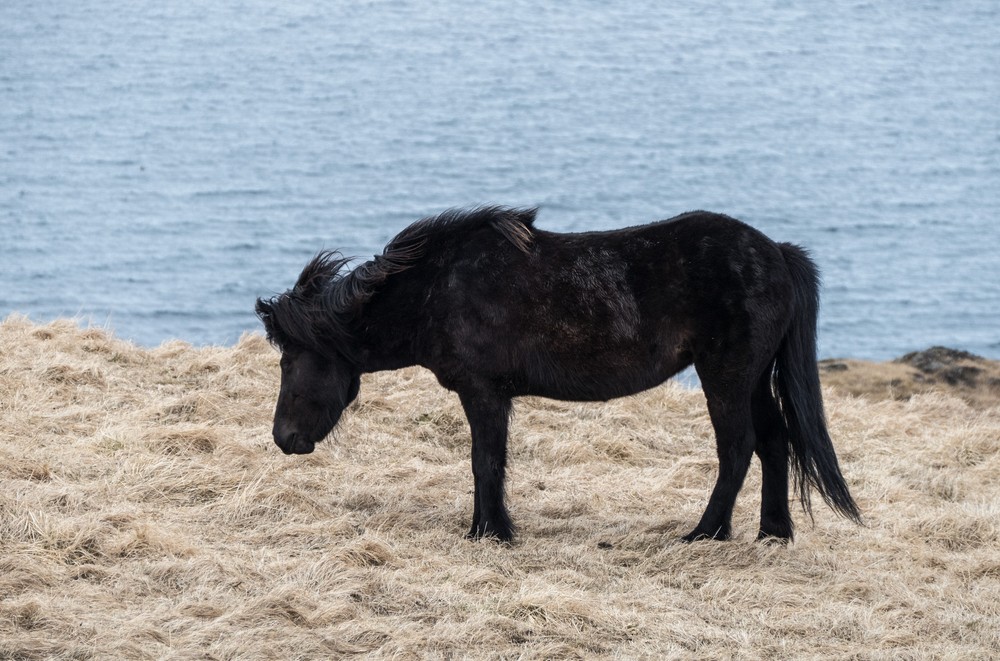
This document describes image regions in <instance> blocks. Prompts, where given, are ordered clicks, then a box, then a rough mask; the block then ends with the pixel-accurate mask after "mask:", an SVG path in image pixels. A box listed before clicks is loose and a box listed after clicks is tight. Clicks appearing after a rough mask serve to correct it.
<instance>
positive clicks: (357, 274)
mask: <svg viewBox="0 0 1000 661" xmlns="http://www.w3.org/2000/svg"><path fill="white" fill-rule="evenodd" d="M536 213H537V209H535V208H530V209H515V208H511V207H503V206H482V207H476V208H474V209H471V210H470V209H450V210H448V211H445V212H443V213H441V214H438V215H436V216H429V217H426V218H422V219H421V220H418V221H416V222H414V223H413V224H411V225H410V226H409V227H407V228H406V229H404V230H403V231H402V232H400V233H399V234H397V235H396V236H395V237H394V238H393V239H392V240H391V241H389V243H388V244H386V246H385V248H384V249H383V250H382V254H380V255H375V256H374V257H373V258H372V259H370V260H368V261H367V262H364V263H362V264H359V265H358V266H356V267H355V268H353V269H352V268H350V264H351V262H352V261H353V258H350V257H344V255H343V254H342V253H341V252H339V251H335V250H332V251H323V252H320V253H319V254H317V255H316V256H315V257H314V258H313V259H312V261H310V262H309V263H308V264H307V265H306V267H305V268H304V269H303V270H302V273H301V275H299V279H298V281H297V282H296V283H295V286H294V287H292V288H291V289H289V290H288V291H286V292H285V293H283V294H280V295H278V296H275V297H272V298H270V299H266V300H265V299H258V300H257V306H256V311H257V316H258V317H260V319H261V321H262V322H263V323H264V328H265V330H266V331H267V339H268V340H269V341H270V342H271V343H272V344H273V345H275V346H276V347H277V348H278V349H283V348H284V347H288V346H297V347H300V348H303V349H308V350H310V351H315V352H317V353H319V354H320V355H330V354H331V353H339V354H340V355H342V356H344V357H345V358H347V359H348V360H351V359H352V358H353V357H354V352H355V342H354V341H353V333H352V326H353V322H354V320H355V318H356V316H357V313H358V310H359V309H360V308H361V307H362V306H363V305H364V304H365V303H366V302H368V301H369V300H370V299H371V298H372V296H374V295H375V293H376V292H377V291H378V290H379V288H380V287H381V286H382V285H383V284H384V283H385V281H386V280H387V279H388V278H390V277H392V276H393V275H395V274H397V273H401V272H403V271H405V270H407V269H409V268H411V267H413V266H414V265H415V264H416V263H418V262H419V260H420V259H421V258H423V257H424V256H425V255H426V254H427V251H428V249H429V248H431V247H432V244H433V243H434V241H435V240H436V239H439V238H440V236H441V235H443V234H449V235H454V234H458V233H462V232H469V231H473V230H477V229H480V228H482V227H484V226H490V227H492V228H493V229H495V230H496V231H497V232H499V233H500V234H501V235H503V236H504V237H505V238H506V239H507V240H508V241H510V242H511V243H512V244H513V245H514V246H516V247H517V248H518V249H519V250H520V251H522V252H528V251H530V249H531V245H532V242H533V239H534V235H533V223H534V221H535V215H536Z"/></svg>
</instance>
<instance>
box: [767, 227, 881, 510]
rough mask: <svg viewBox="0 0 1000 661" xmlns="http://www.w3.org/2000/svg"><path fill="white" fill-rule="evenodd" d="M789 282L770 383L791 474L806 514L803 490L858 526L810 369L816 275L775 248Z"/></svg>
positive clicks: (791, 250) (796, 255)
mask: <svg viewBox="0 0 1000 661" xmlns="http://www.w3.org/2000/svg"><path fill="white" fill-rule="evenodd" d="M781 252H782V254H783V255H784V257H785V263H786V264H787V265H788V270H789V272H790V273H791V275H792V281H793V283H794V287H795V292H794V311H793V314H792V323H791V326H790V327H789V329H788V332H787V333H786V334H785V338H784V340H783V341H782V344H781V348H780V349H778V355H777V356H776V359H775V370H774V385H775V390H776V394H777V396H778V401H779V403H780V406H781V412H782V415H783V416H784V418H785V424H786V425H787V427H788V446H789V451H790V456H791V467H792V474H793V475H794V476H795V485H796V488H797V489H798V490H799V496H800V498H801V502H802V508H803V509H804V510H805V511H806V512H808V513H809V514H810V516H811V515H812V505H811V503H810V499H809V486H810V485H812V486H813V487H815V488H816V490H817V491H819V492H820V494H821V495H822V496H823V500H825V501H826V503H827V505H829V506H830V507H831V508H833V510H834V511H836V512H837V513H838V514H841V515H842V516H844V517H846V518H848V519H851V520H852V521H854V522H856V523H861V513H860V512H859V511H858V506H857V504H856V503H855V502H854V499H853V498H852V497H851V492H850V491H849V490H848V488H847V483H846V482H844V476H843V475H841V473H840V466H839V465H838V463H837V455H836V453H835V452H834V450H833V442H832V441H831V440H830V433H829V432H828V431H827V429H826V415H825V414H824V412H823V394H822V391H821V389H820V383H819V368H818V367H817V365H816V317H817V313H818V310H819V272H818V271H817V269H816V265H815V264H814V263H813V262H812V260H811V259H809V255H808V253H806V252H805V250H803V249H802V248H800V247H798V246H795V245H792V244H789V243H783V244H781Z"/></svg>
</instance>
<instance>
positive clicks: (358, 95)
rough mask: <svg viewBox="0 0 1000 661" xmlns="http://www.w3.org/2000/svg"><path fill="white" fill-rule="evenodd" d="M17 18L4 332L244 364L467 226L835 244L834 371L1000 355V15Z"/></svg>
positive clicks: (616, 12) (31, 5)
mask: <svg viewBox="0 0 1000 661" xmlns="http://www.w3.org/2000/svg"><path fill="white" fill-rule="evenodd" d="M539 4H540V3H534V2H526V1H523V0H503V1H502V2H499V1H495V0H485V1H483V0H481V1H480V2H476V3H459V2H444V3H427V2H408V1H402V0H388V1H379V0H375V1H371V2H340V1H334V2H320V1H318V0H317V1H299V0H292V1H290V2H280V3H278V2H263V1H260V0H245V1H236V0H216V1H213V2H207V3H206V2H194V1H192V0H179V1H176V2H173V1H172V2H132V1H130V2H120V1H119V2H116V1H110V2H109V1H107V0H101V1H99V2H98V1H97V0H80V1H78V2H65V1H63V0H30V1H29V0H5V2H3V3H2V4H0V317H6V316H7V315H8V314H11V313H14V312H17V313H22V314H26V315H28V316H30V317H31V318H32V319H34V320H36V321H39V322H43V321H47V320H50V319H53V318H56V317H64V316H71V317H79V318H80V319H82V320H83V323H91V324H94V325H98V326H108V327H110V328H112V329H113V330H114V331H115V332H116V333H117V334H118V335H119V336H121V337H124V338H127V339H131V340H133V341H135V342H137V343H139V344H143V345H157V344H159V343H160V342H162V341H164V340H168V339H172V338H179V339H182V340H186V341H188V342H191V343H193V344H196V345H201V344H230V343H233V342H235V341H236V340H237V339H238V338H239V336H240V335H241V334H242V333H244V332H246V331H254V330H259V325H258V322H257V320H256V318H255V317H254V315H253V305H254V299H255V298H256V297H257V296H262V295H264V296H269V295H272V294H274V293H277V292H280V291H283V290H285V289H286V288H288V287H289V286H291V285H292V283H293V282H294V280H295V277H296V276H297V274H298V272H299V270H300V269H301V268H302V266H303V265H304V264H305V263H306V262H307V261H308V260H309V258H310V257H311V256H312V255H313V254H315V253H316V252H317V251H318V250H320V249H324V248H340V249H342V250H343V251H344V252H345V253H347V254H350V255H357V256H358V257H361V258H369V257H370V256H371V255H372V254H373V253H376V252H380V251H381V248H382V246H383V245H384V244H385V242H386V241H387V240H388V239H390V238H391V237H392V236H393V235H394V234H395V233H396V232H398V231H399V230H401V229H402V228H403V227H405V226H406V225H407V224H408V223H410V222H411V221H413V220H416V219H418V218H420V217H422V216H425V215H430V214H435V213H438V212H440V211H442V210H444V209H445V208H448V207H452V206H468V205H476V204H480V203H500V204H509V205H530V206H535V205H537V206H540V208H541V211H540V214H539V220H538V225H539V226H540V227H543V228H545V229H549V230H554V231H583V230H597V229H610V228H615V227H620V226H624V225H633V224H639V223H644V222H648V221H652V220H656V219H661V218H667V217H670V216H674V215H676V214H678V213H680V212H683V211H687V210H691V209H710V210H714V211H720V212H724V213H727V214H730V215H733V216H736V217H739V218H741V219H743V220H745V221H747V222H749V223H751V224H753V225H755V226H756V227H758V228H760V229H761V230H763V231H764V232H765V233H767V234H769V235H770V236H771V237H772V238H774V239H776V240H781V241H792V242H796V243H800V244H803V245H806V246H808V247H809V248H810V249H811V250H812V252H813V255H814V257H815V259H816V261H817V262H818V263H819V265H820V267H821V269H822V271H823V274H824V282H825V287H824V290H823V304H822V313H821V318H820V354H821V356H824V357H831V356H850V357H859V358H869V359H887V358H891V357H895V356H898V355H900V354H902V353H904V352H907V351H911V350H915V349H921V348H925V347H927V346H929V345H932V344H945V345H948V346H953V347H957V348H962V349H966V350H969V351H973V352H976V353H979V354H982V355H986V356H990V357H993V358H1000V110H998V108H1000V36H998V35H1000V32H998V28H997V26H998V25H1000V3H997V2H996V0H969V1H963V0H957V1H954V2H943V1H941V2H926V1H919V0H918V1H916V2H907V3H902V2H893V3H878V2H845V3H825V4H824V3H820V4H817V3H796V2H790V1H785V0H780V1H770V2H766V1H760V0H740V2H715V3H704V2H693V1H692V2H683V1H681V2H652V1H648V0H647V1H637V2H628V3H614V4H612V3H607V2H592V1H584V0H567V1H565V2H561V3H547V4H548V5H549V6H539Z"/></svg>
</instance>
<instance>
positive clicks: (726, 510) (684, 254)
mask: <svg viewBox="0 0 1000 661" xmlns="http://www.w3.org/2000/svg"><path fill="white" fill-rule="evenodd" d="M534 220H535V210H534V209H526V210H525V209H511V208H505V207H480V208H476V209H472V210H465V211H463V210H451V211H446V212H445V213H442V214H441V215H439V216H436V217H431V218H425V219H423V220H420V221H418V222H416V223H414V224H412V225H410V226H409V227H408V228H406V229H405V230H403V231H402V232H401V233H400V234H399V235H398V236H396V238H394V239H393V240H392V241H390V242H389V244H388V245H387V246H386V247H385V249H384V251H383V252H382V254H381V255H378V256H376V257H375V258H374V259H372V260H371V261H368V262H365V263H363V264H361V265H359V266H357V267H356V268H354V269H353V270H350V269H348V268H347V262H348V260H346V259H343V258H342V257H340V256H339V255H338V254H337V253H322V254H320V255H318V256H317V257H316V258H315V259H313V261H312V262H310V263H309V264H308V265H307V266H306V268H305V269H304V270H303V271H302V274H301V276H299V279H298V282H296V284H295V286H294V287H293V288H292V289H290V290H289V291H287V292H285V293H284V294H281V295H280V296H276V297H274V298H271V299H269V300H263V299H259V300H258V301H257V307H256V309H257V314H258V316H259V317H260V318H261V320H262V321H263V323H264V326H265V328H266V330H267V335H268V339H269V340H270V341H271V342H272V343H273V344H274V345H275V346H276V347H277V348H278V349H279V350H280V351H281V389H280V392H279V394H278V403H277V408H276V410H275V414H274V441H275V443H276V444H277V445H278V447H280V448H281V449H282V450H283V451H284V452H285V453H286V454H291V453H297V454H305V453H309V452H312V451H313V449H314V446H315V444H316V443H317V442H319V441H320V440H322V439H323V438H324V437H325V436H326V435H327V434H328V433H329V432H330V431H331V430H332V429H333V428H334V426H335V425H336V424H337V421H338V420H339V419H340V416H341V413H343V411H344V408H345V407H346V406H347V405H348V404H350V403H351V402H352V401H353V400H354V398H355V397H356V396H357V394H358V388H359V385H360V375H361V374H363V373H366V372H374V371H379V370H393V369H398V368H401V367H405V366H408V365H422V366H424V367H426V368H427V369H429V370H431V371H432V372H433V373H434V374H435V375H436V376H437V379H438V381H439V382H440V383H441V385H442V386H444V387H445V388H448V389H449V390H453V391H455V392H456V393H458V396H459V399H460V400H461V403H462V406H463V408H464V409H465V414H466V416H467V417H468V420H469V426H470V427H471V431H472V473H473V477H474V479H475V500H474V507H473V514H472V528H471V530H470V531H469V537H472V538H479V537H494V538H497V539H499V540H502V541H507V540H510V539H511V538H512V536H513V534H514V526H513V524H512V523H511V520H510V517H509V515H508V513H507V508H506V506H505V505H504V475H505V467H506V464H507V424H508V419H509V418H510V415H511V398H513V397H518V396H522V395H537V396H542V397H551V398H555V399H563V400H580V401H606V400H608V399H611V398H614V397H622V396H624V395H631V394H634V393H637V392H639V391H642V390H646V389H648V388H652V387H653V386H656V385H658V384H660V383H662V382H663V381H665V380H666V379H668V378H670V377H671V376H673V375H674V374H676V373H677V372H678V371H680V370H682V369H684V368H685V367H687V366H688V365H691V364H692V363H693V364H694V366H695V369H696V370H697V372H698V376H699V377H700V379H701V384H702V388H703V389H704V392H705V397H706V399H707V401H708V412H709V415H710V417H711V420H712V426H713V427H714V429H715V436H716V449H717V451H718V457H719V475H718V479H717V481H716V483H715V488H714V489H713V490H712V495H711V497H710V498H709V501H708V506H707V508H706V509H705V513H704V514H703V515H702V517H701V521H700V522H699V523H698V525H697V526H695V528H694V529H693V530H692V531H691V532H690V533H688V534H687V535H686V536H685V537H684V539H685V540H688V541H691V540H695V539H702V538H712V539H727V538H728V537H729V536H730V519H731V517H732V512H733V505H734V503H735V501H736V495H737V493H738V492H739V490H740V488H741V486H742V484H743V480H744V478H745V477H746V473H747V469H748V468H749V465H750V460H751V457H752V455H753V453H755V452H756V454H757V456H758V457H759V458H760V462H761V467H762V474H763V489H762V491H763V493H762V502H761V515H760V531H759V537H761V538H778V539H781V540H788V539H791V538H792V519H791V516H790V513H789V507H788V486H789V485H788V471H789V465H791V467H792V472H793V474H794V476H795V478H796V483H797V488H798V492H799V496H800V499H801V503H802V506H803V509H804V510H805V511H807V512H810V513H811V506H810V500H809V489H810V485H811V486H812V487H815V488H816V489H817V490H818V491H819V493H820V494H821V495H822V497H823V499H824V500H825V501H826V502H827V503H828V504H829V505H830V506H831V507H832V508H833V509H834V510H836V511H837V512H839V513H840V514H842V515H844V516H846V517H848V518H850V519H852V520H854V521H860V515H859V512H858V508H857V505H856V504H855V503H854V500H853V499H852V498H851V494H850V492H849V491H848V488H847V484H846V483H845V482H844V478H843V476H842V475H841V473H840V469H839V467H838V463H837V456H836V454H835V453H834V449H833V445H832V443H831V441H830V436H829V433H828V432H827V428H826V422H825V416H824V413H823V401H822V397H821V392H820V382H819V373H818V370H817V366H816V339H815V338H816V315H817V307H818V304H819V290H818V275H817V271H816V267H815V266H814V264H813V263H812V261H811V260H810V259H809V257H808V256H807V254H806V253H805V251H804V250H802V249H801V248H799V247H797V246H794V245H791V244H787V243H774V242H773V241H771V240H770V239H768V238H767V237H766V236H764V235H763V234H761V233H760V232H758V231H757V230H755V229H753V228H751V227H749V226H748V225H745V224H744V223H742V222H740V221H738V220H735V219H733V218H729V217H727V216H723V215H720V214H715V213H708V212H703V211H696V212H692V213H686V214H683V215H680V216H677V217H676V218H673V219H671V220H667V221H661V222H657V223H652V224H649V225H643V226H639V227H632V228H627V229H621V230H615V231H609V232H585V233H581V234H557V233H553V232H546V231H543V230H540V229H537V228H535V227H534Z"/></svg>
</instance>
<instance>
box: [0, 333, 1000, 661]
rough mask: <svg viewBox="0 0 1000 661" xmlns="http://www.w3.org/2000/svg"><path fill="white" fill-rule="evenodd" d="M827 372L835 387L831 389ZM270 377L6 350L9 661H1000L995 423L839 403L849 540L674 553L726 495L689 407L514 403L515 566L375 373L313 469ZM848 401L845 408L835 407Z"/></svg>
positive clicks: (947, 407) (835, 427) (221, 363)
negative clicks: (276, 410)
mask: <svg viewBox="0 0 1000 661" xmlns="http://www.w3.org/2000/svg"><path fill="white" fill-rule="evenodd" d="M833 371H834V372H838V373H841V372H844V370H842V369H840V368H835V369H834V370H833ZM277 385H278V368H277V355H276V354H275V353H274V351H273V350H272V349H271V348H270V347H269V346H267V344H266V343H265V342H264V340H263V339H262V338H261V337H260V336H256V335H253V336H247V337H245V338H244V339H243V340H242V341H241V342H240V343H239V344H238V345H237V346H235V347H233V348H206V349H194V348H191V347H189V346H187V345H185V344H182V343H168V344H165V345H163V346H161V347H159V348H157V349H153V350H146V349H141V348H137V347H135V346H132V345H130V344H128V343H124V342H121V341H118V340H116V339H114V338H112V337H109V336H108V335H107V334H105V333H104V332H103V331H100V330H95V329H80V328H78V327H77V326H76V325H75V324H74V323H72V322H68V321H63V322H56V323H54V324H50V325H45V326H37V325H33V324H31V323H29V322H27V321H25V320H24V319H21V318H17V317H13V318H10V319H8V320H7V321H5V322H3V324H2V325H0V658H17V659H33V658H37V659H49V658H79V659H90V658H95V659H107V658H128V659H133V658H203V659H247V658H280V659H312V658H336V657H341V656H349V655H355V654H363V655H368V656H374V657H394V658H404V659H405V658H442V659H444V658H592V657H621V658H683V659H698V658H701V659H720V658H732V659H757V658H863V659H880V658H884V659H899V658H913V659H924V658H955V659H969V658H988V657H997V656H1000V633H998V632H1000V404H998V403H996V402H995V401H994V402H993V403H991V400H990V398H988V397H987V398H986V399H984V400H983V401H981V402H977V403H976V404H975V406H973V405H970V404H969V403H967V401H965V400H963V399H961V398H959V397H957V396H954V395H951V394H948V393H947V392H944V393H942V392H930V393H924V394H914V395H912V396H911V397H910V398H909V399H907V400H906V401H897V400H894V399H891V398H884V397H882V394H884V393H882V394H879V393H876V395H874V396H873V395H867V396H856V395H850V394H843V393H842V392H841V390H837V389H828V390H827V393H826V395H827V409H828V415H829V418H830V424H831V429H832V434H833V437H834V441H835V443H836V445H837V448H838V452H839V455H840V458H841V462H842V467H843V470H844V474H845V475H846V477H847V480H848V482H849V484H850V485H851V488H852V490H853V492H854V495H855V497H856V498H857V500H858V503H859V505H860V506H861V508H862V511H863V513H864V516H865V519H866V526H865V527H857V526H854V525H852V524H850V523H848V522H845V521H843V520H841V519H838V518H836V517H835V516H834V515H833V514H832V512H831V511H830V510H828V509H826V508H825V506H823V505H822V503H821V502H820V503H818V505H817V507H816V512H815V522H812V521H810V520H809V518H808V517H807V516H804V515H803V514H802V513H801V511H797V512H796V513H795V514H796V522H797V525H798V530H797V541H796V542H795V543H794V544H791V545H789V546H787V547H783V546H770V545H764V544H760V543H757V542H755V541H754V533H755V532H756V525H757V509H758V507H759V471H758V470H757V467H756V466H755V467H754V468H753V469H752V471H751V475H750V477H749V478H748V482H747V485H746V486H745V487H744V490H743V493H742V494H741V498H740V500H739V502H738V505H737V510H736V514H735V517H734V530H735V539H734V540H732V541H730V542H725V543H716V542H702V543H696V544H691V545H686V544H681V543H679V542H678V541H677V538H678V537H679V536H680V535H681V534H683V533H685V532H687V530H688V529H690V528H691V526H693V525H694V523H695V522H696V521H697V518H698V516H699V515H700V514H701V510H702V508H703V506H704V503H705V501H706V499H707V496H708V492H709V490H710V488H711V485H712V483H713V481H714V473H715V466H716V462H715V457H714V452H715V450H714V442H713V440H712V433H711V429H710V426H709V422H708V418H707V415H706V413H705V408H704V401H703V398H702V396H701V394H700V392H693V391H689V390H685V389H683V388H680V387H678V386H673V385H666V386H663V387H660V388H657V389H655V390H652V391H650V392H647V393H645V394H642V395H640V396H636V397H631V398H627V399H623V400H617V401H614V402H610V403H608V404H599V405H596V404H595V405H589V404H588V405H583V404H573V403H556V402H551V401H546V400H534V399H527V400H522V401H519V402H518V404H517V407H516V417H515V422H514V425H513V431H512V442H511V463H512V465H511V471H510V483H509V484H510V494H509V502H510V506H511V511H512V514H513V516H514V517H515V520H516V522H517V523H519V524H520V536H519V539H518V541H517V542H516V543H515V544H514V545H513V546H510V547H507V546H499V545H496V544H494V543H477V542H469V541H465V540H464V539H463V538H462V534H463V533H464V532H465V531H466V529H467V526H468V522H469V519H470V517H471V506H472V502H471V498H472V493H471V492H472V478H471V474H470V468H469V442H468V428H467V426H466V423H465V420H464V418H463V416H462V414H461V409H460V407H459V405H458V401H457V398H456V397H455V396H454V395H453V394H451V393H449V392H447V391H444V390H443V389H441V388H440V387H439V386H438V385H437V383H436V382H435V381H434V379H433V377H432V376H430V375H429V374H428V373H426V372H425V371H422V370H419V369H410V370H403V371H399V372H394V373H387V374H379V375H371V376H368V377H366V378H365V379H364V383H363V386H362V391H361V397H360V398H359V400H358V403H357V404H355V405H354V406H353V407H352V409H351V410H349V411H348V413H347V414H345V419H344V421H343V422H342V423H341V427H340V429H339V432H338V434H337V435H336V437H335V438H332V439H330V440H329V441H327V442H326V443H323V444H321V445H320V446H319V447H318V448H317V451H316V452H315V453H314V454H312V455H309V456H307V457H285V456H284V455H282V454H281V453H280V452H279V451H278V449H277V448H276V447H274V445H273V444H272V443H271V440H270V423H271V420H270V416H271V411H272V407H273V404H274V398H275V395H276V392H277ZM838 387H839V386H838Z"/></svg>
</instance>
